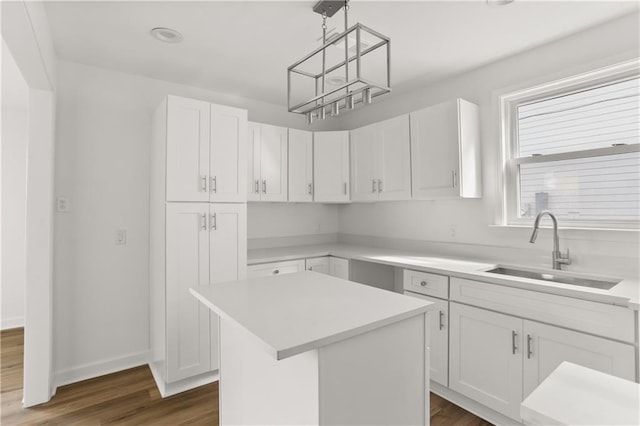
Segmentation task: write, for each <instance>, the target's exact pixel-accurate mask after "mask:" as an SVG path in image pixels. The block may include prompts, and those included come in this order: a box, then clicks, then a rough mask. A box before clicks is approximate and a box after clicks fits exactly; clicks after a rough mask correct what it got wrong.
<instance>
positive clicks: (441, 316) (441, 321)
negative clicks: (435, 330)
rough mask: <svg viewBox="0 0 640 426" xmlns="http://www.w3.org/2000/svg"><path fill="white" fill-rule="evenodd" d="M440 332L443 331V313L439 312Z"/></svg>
mask: <svg viewBox="0 0 640 426" xmlns="http://www.w3.org/2000/svg"><path fill="white" fill-rule="evenodd" d="M440 330H444V312H442V311H440Z"/></svg>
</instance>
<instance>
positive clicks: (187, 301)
mask: <svg viewBox="0 0 640 426" xmlns="http://www.w3.org/2000/svg"><path fill="white" fill-rule="evenodd" d="M166 209H167V216H166V217H167V236H166V239H167V249H166V252H167V263H166V274H167V276H166V297H167V300H166V305H167V307H166V309H167V313H166V315H167V375H166V377H167V382H174V381H177V380H182V379H185V378H188V377H192V376H195V375H198V374H201V373H205V372H208V371H211V370H217V369H218V362H217V356H218V350H217V345H218V341H217V331H218V330H217V317H216V316H215V314H213V313H210V311H209V309H207V308H206V307H204V306H203V305H202V304H200V303H199V302H198V301H197V300H196V299H195V297H193V296H192V295H191V294H190V293H189V288H190V287H194V286H203V285H209V284H211V283H214V282H223V281H231V280H237V279H239V278H241V276H242V275H243V270H244V268H241V267H240V265H242V264H244V262H246V258H245V256H246V254H245V253H246V250H245V251H244V252H243V251H242V250H241V249H240V247H243V246H244V241H245V239H246V232H245V225H244V224H245V223H246V205H245V204H208V203H167V207H166ZM210 316H211V318H210ZM211 324H213V325H214V326H215V329H214V328H211V327H210V325H211ZM212 333H213V334H214V336H216V337H215V340H214V339H212V338H211V336H212Z"/></svg>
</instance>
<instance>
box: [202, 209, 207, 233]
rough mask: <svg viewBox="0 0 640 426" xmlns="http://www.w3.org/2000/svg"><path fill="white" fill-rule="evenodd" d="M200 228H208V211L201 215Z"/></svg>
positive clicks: (204, 229) (203, 229)
mask: <svg viewBox="0 0 640 426" xmlns="http://www.w3.org/2000/svg"><path fill="white" fill-rule="evenodd" d="M200 229H201V230H202V231H206V230H207V214H206V213H202V214H201V215H200Z"/></svg>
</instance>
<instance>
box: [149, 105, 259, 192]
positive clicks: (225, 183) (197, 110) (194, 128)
mask: <svg viewBox="0 0 640 426" xmlns="http://www.w3.org/2000/svg"><path fill="white" fill-rule="evenodd" d="M166 105H167V106H166V108H167V110H166V167H167V170H166V200H167V201H200V202H207V201H215V202H243V201H245V200H246V194H245V191H244V188H245V186H246V183H245V179H246V171H245V167H246V163H245V162H244V161H243V160H242V159H244V158H246V132H247V111H246V110H241V109H237V108H231V107H225V106H219V105H212V104H210V103H208V102H204V101H198V100H194V99H186V98H181V97H177V96H169V97H168V99H167V104H166ZM159 131H160V132H161V131H162V129H160V130H159Z"/></svg>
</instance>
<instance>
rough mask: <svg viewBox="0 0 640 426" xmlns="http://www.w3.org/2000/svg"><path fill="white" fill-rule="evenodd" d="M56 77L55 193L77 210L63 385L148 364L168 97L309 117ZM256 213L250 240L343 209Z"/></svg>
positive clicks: (59, 372)
mask: <svg viewBox="0 0 640 426" xmlns="http://www.w3.org/2000/svg"><path fill="white" fill-rule="evenodd" d="M57 73H58V88H57V89H58V103H57V120H56V123H57V141H56V143H57V146H56V162H55V169H56V177H55V194H56V196H63V197H67V198H68V199H69V202H70V206H71V210H70V211H69V212H67V213H56V220H55V251H54V252H55V268H54V270H55V280H54V282H55V291H54V337H55V338H54V371H55V372H56V376H57V380H56V382H57V384H58V385H59V384H61V383H67V382H71V381H75V380H78V379H80V378H83V377H89V376H92V375H95V374H98V373H104V372H108V371H113V370H118V369H122V368H125V367H127V366H130V365H135V364H138V363H141V362H143V361H142V360H143V356H144V354H145V353H146V351H147V350H148V348H149V335H148V328H149V319H148V318H149V308H148V303H149V302H148V298H149V290H148V256H149V243H148V241H149V233H148V220H149V207H148V204H149V182H148V180H149V145H150V138H151V116H152V112H153V111H154V109H155V107H156V106H157V105H158V104H159V103H160V101H161V100H162V98H163V97H164V96H166V95H167V94H175V95H180V96H185V97H192V98H197V99H203V100H207V101H211V102H217V103H220V104H224V105H229V106H235V107H240V108H246V109H248V110H249V119H250V120H254V121H259V122H266V123H272V124H277V125H282V126H290V127H296V126H298V125H299V124H300V118H301V117H298V116H295V115H292V114H288V113H287V112H286V110H285V109H284V108H281V107H278V106H275V105H271V104H267V103H263V102H258V101H252V100H248V99H243V98H239V97H236V96H231V95H225V94H220V93H214V92H210V91H205V90H202V89H198V88H195V87H189V86H184V85H178V84H172V83H168V82H164V81H159V80H153V79H149V78H146V77H140V76H134V75H130V74H124V73H119V72H114V71H108V70H104V69H100V68H95V67H89V66H85V65H80V64H75V63H70V62H66V61H59V62H58V67H57ZM298 127H299V126H298ZM264 209H266V210H267V211H275V212H277V214H276V215H273V216H270V217H271V218H272V219H271V220H270V221H269V222H268V223H266V224H263V223H260V221H259V220H257V219H256V217H257V215H256V213H257V212H260V211H265V210H264ZM273 209H275V210H273ZM249 211H250V217H251V219H250V224H251V225H250V229H252V230H255V231H254V232H252V235H251V236H252V237H268V236H272V235H276V234H281V233H282V234H286V233H287V232H295V233H297V232H302V233H307V232H309V233H316V232H318V231H319V232H322V233H324V232H330V233H333V234H334V235H335V232H336V231H337V210H336V208H335V207H327V206H315V205H311V206H304V207H297V206H279V207H274V206H265V207H263V208H260V207H256V208H254V207H253V206H251V207H250V208H249ZM298 212H303V215H304V217H303V218H299V216H298V214H297V213H298ZM258 215H259V214H258ZM292 218H295V220H294V219H292ZM327 218H329V219H327ZM292 223H293V228H291V229H292V230H293V231H291V229H290V230H288V231H287V230H286V226H285V225H291V224H292ZM254 224H256V226H254ZM117 229H126V230H127V244H126V245H124V246H116V245H115V237H116V230H117Z"/></svg>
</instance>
